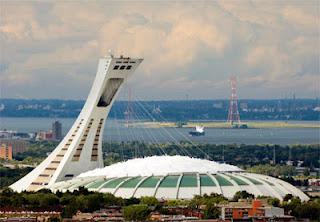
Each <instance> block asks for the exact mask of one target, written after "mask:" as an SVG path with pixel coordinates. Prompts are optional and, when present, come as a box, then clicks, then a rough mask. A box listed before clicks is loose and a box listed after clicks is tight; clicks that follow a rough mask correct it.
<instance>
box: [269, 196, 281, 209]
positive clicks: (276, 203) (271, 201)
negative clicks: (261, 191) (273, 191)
mask: <svg viewBox="0 0 320 222" xmlns="http://www.w3.org/2000/svg"><path fill="white" fill-rule="evenodd" d="M268 204H270V205H271V206H274V207H279V206H280V200H279V199H278V198H269V199H268Z"/></svg>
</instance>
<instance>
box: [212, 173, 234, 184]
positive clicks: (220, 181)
mask: <svg viewBox="0 0 320 222" xmlns="http://www.w3.org/2000/svg"><path fill="white" fill-rule="evenodd" d="M213 176H214V177H215V178H216V180H217V181H218V183H219V185H220V186H233V184H232V183H231V182H230V181H229V180H227V179H226V178H224V177H222V176H220V175H213Z"/></svg>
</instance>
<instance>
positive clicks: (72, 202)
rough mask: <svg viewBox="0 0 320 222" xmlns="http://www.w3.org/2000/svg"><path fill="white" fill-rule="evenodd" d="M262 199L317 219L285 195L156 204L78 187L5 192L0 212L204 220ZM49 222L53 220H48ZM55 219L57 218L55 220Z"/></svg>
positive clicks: (317, 208)
mask: <svg viewBox="0 0 320 222" xmlns="http://www.w3.org/2000/svg"><path fill="white" fill-rule="evenodd" d="M253 198H257V199H264V200H265V201H267V202H268V203H269V204H270V205H272V206H275V207H283V208H284V210H285V212H286V213H287V214H289V215H292V216H295V217H297V218H308V219H311V220H317V219H320V199H319V198H318V199H313V200H311V201H308V202H301V200H300V199H299V198H296V197H293V196H292V195H289V194H288V195H286V196H285V197H284V200H283V202H280V200H279V199H276V198H271V197H260V196H258V197H254V195H252V194H250V193H247V192H246V191H239V192H237V193H236V194H235V195H234V197H233V198H232V200H227V199H226V198H225V197H223V196H222V195H219V194H214V193H212V194H210V195H206V194H205V195H203V196H198V195H196V196H194V198H193V199H191V200H168V201H161V202H160V201H159V200H157V199H156V198H155V197H141V198H139V199H138V198H130V199H123V198H121V197H115V196H114V195H112V194H110V193H96V192H91V191H88V190H87V189H86V188H84V187H80V188H79V189H78V190H74V191H73V192H69V191H67V192H64V193H62V192H59V191H58V192H56V193H52V192H51V191H50V190H48V189H42V190H40V191H38V192H21V193H17V192H13V191H12V190H11V189H8V188H7V189H5V190H3V191H2V192H1V193H0V209H6V210H9V211H15V210H33V211H53V210H54V211H59V212H62V215H61V216H62V217H63V218H72V216H73V215H75V213H76V212H77V211H81V212H88V213H92V212H94V211H96V210H99V209H103V208H108V207H115V206H118V207H121V208H122V209H123V217H124V219H125V220H126V221H146V220H147V219H148V217H149V215H150V213H151V212H160V213H161V214H167V215H168V214H169V215H170V214H174V211H170V210H169V209H172V207H181V206H182V207H186V208H188V209H192V210H198V211H200V212H202V213H203V215H204V219H216V218H219V216H220V215H221V210H220V208H219V204H227V203H228V202H229V201H238V200H239V199H253ZM51 219H53V218H51ZM56 219H57V218H56Z"/></svg>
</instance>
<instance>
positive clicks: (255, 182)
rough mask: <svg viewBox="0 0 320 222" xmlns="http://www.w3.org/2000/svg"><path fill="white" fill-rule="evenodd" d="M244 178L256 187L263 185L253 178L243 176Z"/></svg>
mask: <svg viewBox="0 0 320 222" xmlns="http://www.w3.org/2000/svg"><path fill="white" fill-rule="evenodd" d="M241 176H242V177H244V178H246V179H247V180H249V181H250V182H251V183H253V184H254V185H262V183H261V182H260V181H257V180H255V179H253V178H251V177H246V176H243V175H241Z"/></svg>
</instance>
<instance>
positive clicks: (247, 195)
mask: <svg viewBox="0 0 320 222" xmlns="http://www.w3.org/2000/svg"><path fill="white" fill-rule="evenodd" d="M253 198H254V195H253V194H251V193H248V192H247V191H245V190H242V191H238V192H236V193H235V194H234V196H233V198H232V200H233V201H238V200H239V199H253Z"/></svg>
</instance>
